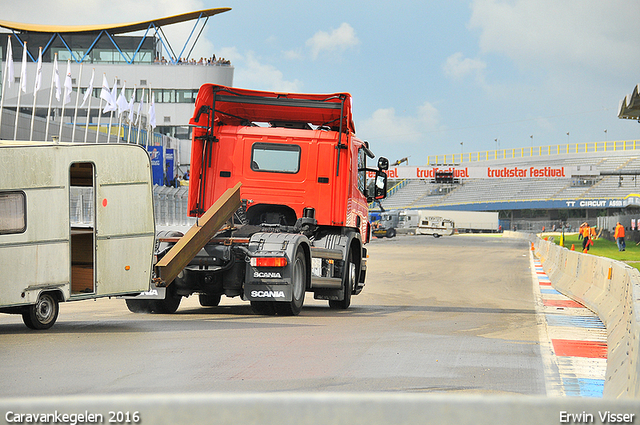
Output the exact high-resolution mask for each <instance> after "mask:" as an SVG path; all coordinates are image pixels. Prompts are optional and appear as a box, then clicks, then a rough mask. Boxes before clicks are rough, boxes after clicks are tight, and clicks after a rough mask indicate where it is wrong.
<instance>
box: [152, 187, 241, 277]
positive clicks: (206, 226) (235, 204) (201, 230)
mask: <svg viewBox="0 0 640 425" xmlns="http://www.w3.org/2000/svg"><path fill="white" fill-rule="evenodd" d="M241 185H242V183H240V182H238V184H236V185H235V186H234V187H232V188H231V189H227V191H226V192H224V193H223V194H222V196H221V197H220V198H218V200H216V202H214V203H213V205H211V207H209V209H208V210H207V212H205V213H204V215H203V216H202V217H200V219H199V220H198V222H197V223H196V224H194V225H193V226H192V227H191V228H190V229H189V230H188V231H187V233H186V234H185V235H184V236H183V237H181V238H180V240H178V242H177V243H176V244H175V245H174V246H173V247H172V248H171V249H170V250H169V252H167V254H166V255H165V256H164V257H162V259H160V261H158V263H156V266H155V269H156V276H157V278H156V280H155V282H154V283H155V285H156V286H160V287H162V286H168V285H169V284H171V282H173V280H174V279H175V278H176V277H177V276H178V274H180V272H181V271H182V270H183V269H184V268H185V267H186V266H187V265H188V264H189V262H190V261H191V260H193V258H194V257H195V256H196V255H197V254H198V252H200V250H201V249H202V248H203V247H204V246H205V245H206V244H207V243H208V242H209V241H210V240H211V238H212V237H213V236H214V235H215V234H216V232H218V230H220V228H221V227H222V226H223V225H224V223H226V221H227V220H228V219H229V218H230V217H231V216H232V215H233V213H234V212H235V211H236V210H237V209H238V208H240V205H241V201H240V186H241Z"/></svg>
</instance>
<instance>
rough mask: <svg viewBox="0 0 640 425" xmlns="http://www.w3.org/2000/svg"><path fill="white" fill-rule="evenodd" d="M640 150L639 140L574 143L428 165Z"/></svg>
mask: <svg viewBox="0 0 640 425" xmlns="http://www.w3.org/2000/svg"><path fill="white" fill-rule="evenodd" d="M636 149H640V141H639V140H616V141H607V142H591V143H574V144H566V145H550V146H536V147H533V146H532V147H530V148H514V149H495V150H487V151H480V152H467V153H463V152H461V153H454V154H448V155H447V154H445V155H435V156H428V157H427V164H459V163H462V162H478V161H493V160H497V159H514V158H530V157H538V156H551V155H563V154H565V155H566V154H572V153H590V152H617V151H629V150H636Z"/></svg>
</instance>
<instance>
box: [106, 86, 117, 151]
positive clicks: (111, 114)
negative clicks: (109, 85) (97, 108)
mask: <svg viewBox="0 0 640 425" xmlns="http://www.w3.org/2000/svg"><path fill="white" fill-rule="evenodd" d="M116 84H118V77H117V76H116V79H115V81H114V82H113V88H114V90H115V91H117V90H118V89H117V86H116ZM114 90H112V91H114ZM114 94H116V93H112V95H114ZM112 122H113V111H111V113H110V115H109V131H107V143H109V141H110V140H111V123H112Z"/></svg>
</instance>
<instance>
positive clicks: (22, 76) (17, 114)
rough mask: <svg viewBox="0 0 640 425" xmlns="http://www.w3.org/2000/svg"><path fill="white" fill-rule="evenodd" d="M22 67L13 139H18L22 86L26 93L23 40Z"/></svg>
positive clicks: (25, 47)
mask: <svg viewBox="0 0 640 425" xmlns="http://www.w3.org/2000/svg"><path fill="white" fill-rule="evenodd" d="M22 47H23V48H22V69H21V70H20V87H18V104H17V106H16V125H15V127H14V129H13V140H18V118H19V117H20V97H21V96H22V89H23V87H24V91H25V93H26V91H27V88H26V86H25V84H27V82H26V77H27V70H26V67H27V42H26V41H25V42H24V43H23V44H22Z"/></svg>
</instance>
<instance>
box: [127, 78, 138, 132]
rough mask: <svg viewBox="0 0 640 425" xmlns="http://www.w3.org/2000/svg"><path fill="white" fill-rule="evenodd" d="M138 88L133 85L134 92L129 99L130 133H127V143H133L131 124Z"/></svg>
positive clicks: (128, 117)
mask: <svg viewBox="0 0 640 425" xmlns="http://www.w3.org/2000/svg"><path fill="white" fill-rule="evenodd" d="M136 88H137V85H136V84H134V85H133V94H132V95H131V100H130V101H129V114H128V115H127V119H128V120H129V133H128V134H127V143H131V124H133V120H132V119H131V118H133V104H134V103H135V101H136Z"/></svg>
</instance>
